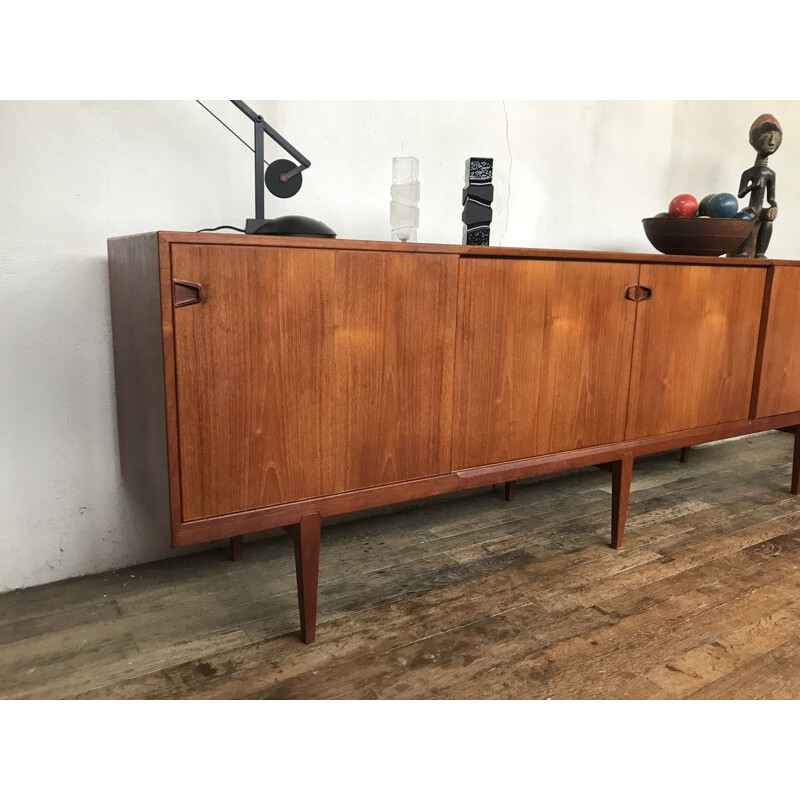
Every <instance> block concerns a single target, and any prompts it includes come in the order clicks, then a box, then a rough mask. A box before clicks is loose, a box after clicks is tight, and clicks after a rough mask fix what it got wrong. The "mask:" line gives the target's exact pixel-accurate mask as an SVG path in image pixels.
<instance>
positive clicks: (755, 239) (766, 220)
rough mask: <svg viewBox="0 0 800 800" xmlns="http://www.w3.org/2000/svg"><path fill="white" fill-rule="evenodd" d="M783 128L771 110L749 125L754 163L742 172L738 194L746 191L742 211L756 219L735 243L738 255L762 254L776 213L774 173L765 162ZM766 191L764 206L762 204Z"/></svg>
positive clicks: (779, 142)
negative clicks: (744, 207)
mask: <svg viewBox="0 0 800 800" xmlns="http://www.w3.org/2000/svg"><path fill="white" fill-rule="evenodd" d="M782 138H783V131H782V130H781V126H780V123H779V122H778V120H777V119H775V117H773V116H772V114H762V115H761V116H760V117H758V118H757V119H756V120H755V122H754V123H753V124H752V125H751V126H750V144H751V145H752V146H753V147H754V148H755V151H756V153H757V155H756V163H755V164H754V165H753V166H752V167H750V169H746V170H745V171H744V172H743V173H742V180H741V183H740V184H739V197H744V196H745V195H746V194H748V193H749V194H750V200H749V202H748V204H747V208H746V209H744V210H745V211H750V212H752V214H753V216H754V218H755V220H756V223H755V225H754V226H753V232H752V233H751V234H750V236H748V237H747V239H745V241H744V242H743V243H742V244H741V245H740V246H739V251H738V255H739V256H745V257H747V258H753V257H754V256H755V258H766V255H765V254H766V252H767V246H768V245H769V240H770V238H771V237H772V221H773V220H774V219H775V217H777V216H778V204H777V203H776V202H775V173H774V172H773V171H772V170H771V169H770V168H769V167H768V166H767V160H768V159H769V157H770V156H771V155H772V154H773V153H774V152H775V151H776V150H777V149H778V148H779V147H780V146H781V139H782ZM765 195H766V199H767V203H769V207H768V208H764V207H763V206H764V197H765Z"/></svg>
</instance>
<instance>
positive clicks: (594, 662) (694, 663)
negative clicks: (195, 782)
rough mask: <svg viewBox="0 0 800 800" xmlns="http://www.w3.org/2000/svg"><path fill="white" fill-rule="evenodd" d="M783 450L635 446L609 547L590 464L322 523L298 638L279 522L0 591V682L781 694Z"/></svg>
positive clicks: (799, 673)
mask: <svg viewBox="0 0 800 800" xmlns="http://www.w3.org/2000/svg"><path fill="white" fill-rule="evenodd" d="M791 460H792V439H791V438H790V437H789V436H786V435H784V434H780V433H772V434H767V435H765V436H758V437H751V438H749V439H748V440H740V441H732V442H728V443H725V444H722V445H720V446H715V447H708V448H706V447H704V448H699V449H697V450H696V451H695V452H693V454H692V460H691V462H690V463H689V464H687V465H684V466H681V465H679V464H678V463H677V461H676V459H675V457H674V454H673V453H667V454H664V455H660V456H652V457H649V458H643V459H637V462H636V470H635V473H634V476H633V483H632V486H631V494H630V512H629V519H628V524H627V527H628V533H627V539H626V544H625V548H624V549H623V550H620V551H614V550H611V549H610V548H609V547H608V500H609V495H608V484H609V478H608V475H607V474H606V473H604V472H601V471H600V470H581V471H579V472H574V473H571V474H568V475H567V474H565V475H558V476H553V477H548V478H546V479H541V480H537V481H536V482H534V483H527V482H526V483H519V484H518V485H517V495H516V499H515V502H514V503H513V504H509V503H505V502H504V501H503V499H502V497H501V496H500V495H499V493H498V492H497V491H492V490H489V489H487V490H486V491H485V492H482V493H476V494H474V495H471V496H469V497H461V498H459V499H457V500H454V499H452V498H447V499H444V500H443V502H439V503H434V504H430V505H426V506H424V507H418V508H411V509H404V511H403V513H400V514H384V515H380V516H376V517H373V518H369V519H361V520H354V521H348V522H343V523H341V524H338V525H335V526H326V527H324V528H323V529H322V543H323V547H324V565H325V569H324V570H323V572H322V574H321V576H320V577H321V579H322V580H321V583H320V593H321V597H320V606H319V623H318V625H319V628H318V632H319V634H320V635H319V637H317V643H316V644H315V645H314V646H312V647H304V646H303V645H302V644H301V643H300V642H299V641H298V638H297V635H296V632H295V631H296V627H297V606H296V603H297V596H296V593H295V578H294V570H293V552H292V549H293V548H292V541H291V539H290V537H288V536H275V537H253V539H252V541H248V558H247V560H246V561H245V562H242V563H240V564H239V565H237V566H236V568H235V569H232V566H231V564H230V563H229V562H226V561H225V560H224V559H223V558H221V551H220V550H216V551H214V550H205V551H203V552H195V553H185V552H184V553H181V554H180V556H179V557H177V558H172V559H167V560H161V561H158V562H153V563H150V564H146V565H140V566H138V567H136V568H135V569H126V570H119V571H117V572H107V573H104V574H101V575H90V576H84V577H81V578H75V579H71V580H68V581H61V582H58V583H54V584H48V585H43V586H35V587H31V588H27V589H23V590H20V591H16V592H9V593H6V594H3V595H0V619H2V620H5V623H4V625H3V626H2V629H3V632H4V633H5V634H7V635H5V636H0V695H1V696H3V697H8V698H12V697H14V698H68V697H87V698H89V697H91V698H107V699H125V698H164V699H167V698H169V699H178V698H194V699H200V698H247V697H296V698H327V697H355V696H369V697H379V698H408V699H410V698H420V699H421V698H430V699H434V698H446V697H449V698H464V699H467V698H468V699H477V698H481V697H483V698H496V699H500V698H511V697H517V698H544V697H553V698H580V699H590V698H617V699H624V698H633V697H640V698H643V697H653V698H655V697H664V698H681V697H691V696H696V697H708V698H712V697H713V698H733V697H745V696H747V697H759V698H760V697H768V696H769V697H778V696H780V697H792V698H794V699H800V658H798V653H800V650H799V649H798V641H800V640H799V639H798V637H800V614H799V613H798V610H799V608H800V604H799V603H798V597H800V594H798V592H799V591H800V577H799V576H800V546H799V545H800V537H798V533H797V532H798V530H800V504H798V500H797V498H795V497H792V496H790V495H788V494H787V492H786V487H785V480H784V478H785V474H786V472H787V471H788V470H789V469H790V465H791ZM634 532H635V535H633V534H634ZM225 547H227V543H225ZM232 573H233V574H232ZM132 574H135V576H136V577H135V578H131V577H130V576H131V575H132ZM104 595H105V596H104ZM115 608H118V609H119V611H116V610H115ZM265 609H269V613H265Z"/></svg>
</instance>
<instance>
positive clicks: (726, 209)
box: [708, 192, 739, 219]
mask: <svg viewBox="0 0 800 800" xmlns="http://www.w3.org/2000/svg"><path fill="white" fill-rule="evenodd" d="M738 211H739V201H738V200H737V199H736V198H735V197H734V196H733V195H732V194H728V193H727V192H721V193H720V194H715V195H714V196H713V197H712V198H711V199H710V200H709V201H708V216H709V217H722V218H724V219H732V218H733V217H735V216H736V214H737V212H738Z"/></svg>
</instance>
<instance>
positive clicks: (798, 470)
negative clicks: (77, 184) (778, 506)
mask: <svg viewBox="0 0 800 800" xmlns="http://www.w3.org/2000/svg"><path fill="white" fill-rule="evenodd" d="M791 491H792V494H800V425H798V426H797V427H796V428H795V429H794V459H793V460H792V490H791Z"/></svg>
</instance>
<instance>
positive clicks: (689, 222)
mask: <svg viewBox="0 0 800 800" xmlns="http://www.w3.org/2000/svg"><path fill="white" fill-rule="evenodd" d="M754 224H755V220H752V219H718V218H715V217H652V218H650V219H643V220H642V225H644V232H645V234H646V235H647V238H648V239H649V240H650V244H652V245H653V247H655V248H656V250H658V251H659V252H661V253H666V254H667V255H673V256H721V255H724V254H725V253H729V252H730V251H731V250H735V249H736V248H737V247H738V246H739V245H740V244H741V243H742V242H743V241H744V240H745V239H746V238H747V237H748V236H749V235H750V231H752V230H753V225H754Z"/></svg>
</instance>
